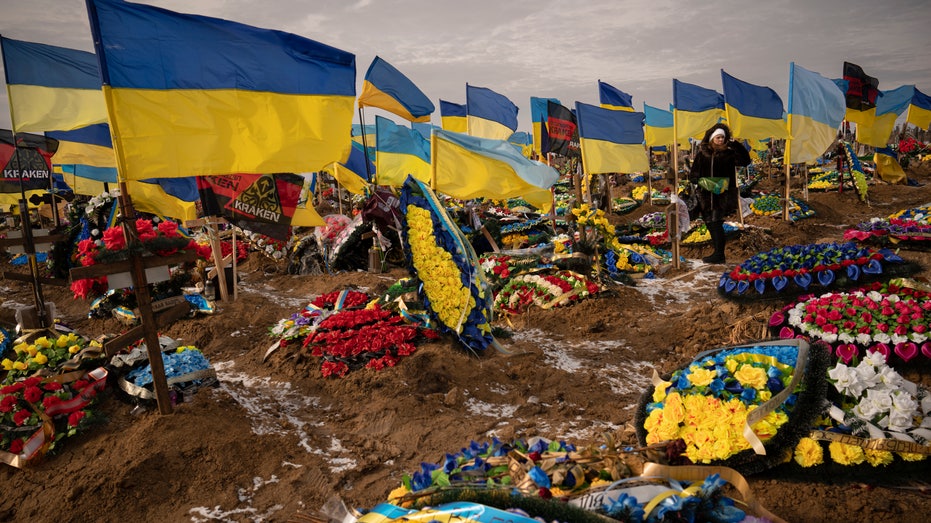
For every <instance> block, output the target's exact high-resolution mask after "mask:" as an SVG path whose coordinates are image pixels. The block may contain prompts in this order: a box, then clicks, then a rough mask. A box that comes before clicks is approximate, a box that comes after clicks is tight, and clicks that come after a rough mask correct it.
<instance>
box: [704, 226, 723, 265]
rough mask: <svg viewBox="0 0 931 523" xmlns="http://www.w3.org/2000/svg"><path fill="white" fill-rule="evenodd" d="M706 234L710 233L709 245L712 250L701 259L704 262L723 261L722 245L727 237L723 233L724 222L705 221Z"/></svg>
mask: <svg viewBox="0 0 931 523" xmlns="http://www.w3.org/2000/svg"><path fill="white" fill-rule="evenodd" d="M707 227H708V234H710V235H711V245H712V247H714V252H712V253H711V254H710V255H708V256H705V257H704V258H702V259H701V261H703V262H705V263H724V245H725V243H727V238H726V237H725V235H724V222H721V221H713V222H708V223H707Z"/></svg>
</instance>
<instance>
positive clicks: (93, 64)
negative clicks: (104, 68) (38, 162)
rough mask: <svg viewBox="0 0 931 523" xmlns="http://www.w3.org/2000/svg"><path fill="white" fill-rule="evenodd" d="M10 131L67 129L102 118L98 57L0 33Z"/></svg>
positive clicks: (104, 105) (103, 118) (105, 111)
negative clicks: (15, 38) (2, 35)
mask: <svg viewBox="0 0 931 523" xmlns="http://www.w3.org/2000/svg"><path fill="white" fill-rule="evenodd" d="M0 46H2V48H3V68H4V71H5V73H6V85H7V93H8V94H9V99H10V119H11V120H12V122H13V130H14V131H16V132H27V131H39V132H41V131H55V130H62V131H70V130H72V129H77V128H79V127H84V126H87V125H92V124H97V123H104V122H106V121H107V105H106V103H104V98H103V96H102V93H101V91H100V75H99V74H98V67H97V57H96V56H94V54H93V53H88V52H87V51H78V50H75V49H66V48H63V47H55V46H52V45H45V44H37V43H31V42H22V41H19V40H11V39H9V38H3V37H0Z"/></svg>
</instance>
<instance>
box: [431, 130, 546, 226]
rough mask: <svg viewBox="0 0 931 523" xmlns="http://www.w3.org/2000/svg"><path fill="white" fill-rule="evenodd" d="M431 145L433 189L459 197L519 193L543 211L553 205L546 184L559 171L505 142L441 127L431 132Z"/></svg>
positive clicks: (514, 194)
mask: <svg viewBox="0 0 931 523" xmlns="http://www.w3.org/2000/svg"><path fill="white" fill-rule="evenodd" d="M433 147H434V154H435V156H434V158H433V169H434V177H433V181H432V183H431V185H432V187H433V189H434V190H435V191H437V192H442V193H444V194H448V195H449V196H452V197H453V198H459V199H462V200H471V199H473V198H489V199H493V200H504V199H507V198H516V197H521V198H523V199H525V200H527V202H528V203H530V204H531V205H533V206H534V207H536V208H538V209H540V210H541V212H544V213H545V212H548V211H549V209H550V208H551V207H552V194H551V193H550V191H549V188H550V187H552V186H553V184H554V183H556V181H557V180H558V179H559V173H557V172H556V170H555V169H553V168H552V167H550V166H548V165H546V164H543V163H541V162H537V161H534V160H529V159H527V158H525V157H524V156H523V155H522V154H521V153H520V152H518V151H517V149H515V148H514V146H513V145H511V144H509V143H508V142H506V141H503V140H492V139H488V138H479V137H477V136H469V135H465V134H461V133H453V132H449V131H445V130H440V131H435V132H434V133H433Z"/></svg>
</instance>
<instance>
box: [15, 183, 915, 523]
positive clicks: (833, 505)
mask: <svg viewBox="0 0 931 523" xmlns="http://www.w3.org/2000/svg"><path fill="white" fill-rule="evenodd" d="M913 172H916V173H917V172H919V171H917V170H916V171H913ZM913 176H915V178H916V179H917V181H918V182H919V183H921V184H922V185H921V186H919V187H907V186H901V185H896V186H893V185H887V184H882V183H880V184H876V185H872V186H871V187H870V198H869V200H870V201H869V203H868V204H867V203H863V202H860V201H859V200H858V199H857V197H856V194H855V193H854V192H853V191H851V190H845V191H844V192H843V193H842V194H839V193H837V192H830V193H811V194H810V200H809V204H810V205H811V207H812V208H814V210H815V211H816V212H817V215H816V216H814V217H813V218H808V219H805V220H801V221H800V222H798V223H786V222H783V221H782V220H780V219H777V218H768V217H757V216H753V217H749V218H748V219H747V222H748V223H750V224H752V225H755V226H758V227H760V228H762V229H763V230H762V231H759V232H756V233H752V234H745V235H743V236H741V237H739V238H737V239H735V240H731V241H730V242H729V243H728V247H727V255H728V260H729V261H730V262H731V263H736V262H738V261H740V260H742V259H745V258H746V257H748V256H751V255H753V254H756V253H757V252H760V251H765V250H768V249H771V248H773V247H776V246H779V245H788V244H798V243H814V242H820V241H824V240H839V239H841V236H842V234H843V231H844V229H845V227H847V226H852V225H854V224H856V223H857V222H859V221H861V220H864V219H868V218H870V217H884V216H888V215H890V214H892V213H893V212H895V211H898V210H900V209H906V208H910V207H915V206H918V205H923V204H926V203H928V202H931V178H929V175H928V174H927V171H924V170H922V171H921V174H919V175H913ZM760 187H761V188H769V189H778V187H779V182H778V180H775V179H774V180H764V181H763V182H762V183H761V184H760ZM628 190H629V187H628ZM795 193H797V190H796V191H795ZM655 210H660V208H649V207H648V206H643V207H641V208H639V209H637V210H636V211H635V212H634V213H631V214H630V215H625V216H622V217H620V218H619V219H618V221H620V222H624V221H630V220H633V219H635V218H636V217H637V216H639V215H641V214H643V213H645V212H651V211H655ZM704 249H705V250H704V251H703V250H702V249H700V248H695V249H687V250H685V251H684V252H683V254H684V255H685V256H687V257H688V258H689V259H690V261H691V262H694V261H695V260H696V259H697V258H700V257H701V256H704V255H706V254H707V252H706V251H707V247H706V248H704ZM901 254H902V255H903V257H905V258H906V259H908V260H911V261H916V262H918V263H920V264H922V267H923V269H922V272H920V273H919V274H918V275H917V276H918V277H921V278H925V279H928V278H931V269H929V268H931V254H929V253H927V252H918V251H904V250H903V251H902V252H901ZM241 269H242V275H243V281H242V284H241V287H240V293H239V297H238V300H236V301H235V302H226V303H223V302H220V303H218V308H219V310H218V312H217V313H216V314H214V315H211V316H200V317H197V318H193V319H185V320H181V321H179V322H177V323H175V324H174V325H172V326H171V327H170V328H167V329H166V330H165V331H164V332H163V334H165V335H168V336H171V337H173V338H175V339H178V340H180V341H182V342H183V343H184V344H193V345H196V346H197V347H199V348H201V349H202V350H203V351H204V353H205V354H206V355H207V357H208V358H209V359H210V361H211V362H212V363H213V365H214V366H215V367H216V369H217V373H218V376H219V378H220V382H221V385H220V386H219V387H218V388H214V389H202V390H201V391H199V392H198V393H196V394H194V395H193V396H192V397H190V398H189V399H190V401H189V402H185V403H183V404H181V405H179V406H177V407H175V409H174V411H173V413H172V414H170V415H160V414H159V413H158V411H157V409H155V408H149V409H148V410H147V411H145V412H143V413H141V414H139V413H137V414H135V415H133V414H130V411H131V410H132V408H133V405H132V404H130V403H128V402H126V401H124V400H123V399H122V398H120V397H118V396H117V395H116V394H115V393H113V392H106V393H104V394H103V396H102V397H101V400H100V403H99V406H98V407H97V408H98V409H100V411H101V412H102V413H103V414H104V415H105V416H106V418H107V422H106V423H104V424H101V425H99V426H97V427H95V428H94V429H93V430H90V431H88V432H86V433H84V434H82V435H79V436H77V437H75V438H72V439H70V440H66V441H65V442H64V445H63V447H62V449H61V450H60V452H59V453H57V454H56V455H54V456H48V457H47V458H46V459H45V460H43V461H42V462H40V463H37V464H35V465H34V466H31V467H30V468H27V469H24V470H18V469H14V468H12V467H7V466H0V485H2V492H3V496H2V498H0V520H2V521H32V522H36V523H38V522H46V521H47V522H52V521H82V522H83V521H138V522H165V521H201V522H202V521H269V522H275V521H289V520H290V521H297V520H301V519H303V518H302V517H301V515H302V514H310V513H314V512H315V511H317V510H318V509H320V508H321V507H322V506H323V505H324V503H325V502H326V501H327V500H328V499H329V498H331V497H332V496H338V497H339V498H341V499H342V500H344V501H345V503H346V504H347V505H348V506H350V507H357V508H371V507H372V506H374V505H376V504H377V503H379V502H382V501H383V500H385V499H386V497H387V495H388V493H389V492H390V491H391V490H392V489H394V488H396V487H397V486H399V485H400V482H401V477H402V475H403V474H405V473H412V472H414V471H416V470H418V469H419V466H420V463H421V462H422V461H425V462H437V461H439V460H441V459H442V458H443V456H444V454H445V453H447V452H456V451H458V450H459V449H460V448H462V447H464V446H467V445H468V443H469V441H470V440H476V441H485V440H489V439H490V438H491V437H492V436H497V437H498V438H499V439H502V440H509V439H513V438H518V437H521V438H529V437H532V436H544V437H548V438H551V439H564V440H567V441H569V442H572V443H575V444H576V445H578V446H580V447H582V446H585V445H587V444H600V443H601V442H603V439H602V438H603V435H604V434H610V435H612V436H614V437H615V438H616V439H618V440H621V441H626V442H630V443H631V444H633V443H635V441H636V438H635V435H634V430H633V426H632V421H633V419H634V410H635V407H636V404H637V402H638V399H639V397H640V395H641V393H642V392H643V391H644V390H646V388H647V387H648V386H649V383H650V376H651V375H652V372H653V370H654V369H655V370H656V371H658V372H659V373H660V374H663V373H666V372H670V371H672V370H674V369H677V368H679V367H681V366H682V365H684V364H685V363H687V362H688V361H690V360H691V358H692V357H693V356H694V355H695V354H697V353H698V352H700V351H703V350H706V349H709V348H712V347H718V346H722V345H727V344H732V343H740V342H745V341H750V340H754V339H759V338H760V337H762V336H763V335H764V334H765V330H764V325H765V322H766V320H767V319H768V317H769V315H770V314H771V313H772V312H773V311H774V310H775V309H776V308H777V307H779V306H780V304H776V303H747V304H736V303H732V302H729V301H725V300H723V299H721V298H720V297H719V296H718V295H717V294H716V292H715V284H716V282H717V278H718V275H719V272H718V271H719V270H720V266H707V265H702V264H684V265H683V266H682V268H680V269H670V270H669V271H667V272H665V273H664V274H663V275H662V277H661V278H658V279H656V280H652V281H648V280H638V281H637V285H636V286H616V287H612V288H610V289H609V292H605V293H604V294H603V295H602V296H600V297H596V298H592V299H588V300H586V301H583V302H581V303H578V304H576V305H574V306H572V307H570V308H563V309H551V310H540V309H534V310H531V311H530V312H528V313H527V314H524V315H522V316H517V317H511V318H510V319H507V318H499V322H498V323H499V324H500V325H501V326H502V327H505V328H507V329H511V330H512V332H513V333H514V336H513V337H511V338H508V339H504V338H502V339H501V340H500V342H501V343H502V345H504V347H506V348H507V349H509V350H510V351H511V354H510V355H505V354H501V353H498V352H496V351H494V350H491V349H490V350H489V351H488V352H487V353H485V354H479V355H476V354H471V353H468V352H465V351H464V350H462V348H461V346H460V345H458V344H457V343H455V342H453V341H451V340H449V339H441V340H440V341H435V342H431V343H422V344H420V345H419V347H418V349H417V351H416V352H415V353H414V354H413V355H411V356H409V357H407V358H404V359H402V360H401V361H400V363H399V364H398V366H396V367H394V368H389V369H385V370H381V371H374V370H370V369H363V370H358V371H353V372H350V373H349V374H348V375H347V376H346V377H345V378H342V379H332V378H331V379H325V378H323V377H322V376H321V375H320V372H319V369H318V368H316V367H315V366H314V365H310V364H308V363H307V362H306V361H305V362H297V361H294V360H293V359H292V358H289V357H286V355H287V354H293V353H289V352H288V351H281V354H277V353H276V355H273V357H271V358H269V361H268V362H263V355H264V353H265V352H266V349H267V348H268V347H269V346H270V344H271V343H272V342H273V341H274V340H272V339H271V338H269V337H268V335H267V331H268V328H269V327H271V326H273V325H274V324H275V323H276V322H277V321H278V320H279V319H281V318H285V317H288V316H290V315H291V314H292V313H294V312H297V311H298V310H299V309H300V308H301V307H302V306H304V305H306V304H307V303H308V302H309V301H311V300H312V299H313V298H315V297H316V296H318V295H320V294H322V293H326V292H331V291H337V290H342V289H345V288H348V287H355V288H358V289H361V290H364V291H367V292H370V293H373V294H375V293H381V292H383V291H385V290H386V289H387V288H388V286H390V285H391V284H392V283H394V282H395V281H396V280H397V279H399V278H401V277H405V276H407V273H406V270H404V269H402V268H395V269H393V270H391V271H390V272H389V273H387V274H370V273H363V272H357V273H339V274H334V275H323V276H292V275H287V274H284V272H285V271H284V266H283V265H282V264H276V263H275V262H273V261H271V260H270V259H268V258H264V257H261V256H260V255H258V254H256V253H253V254H252V255H251V258H250V259H249V260H248V261H247V262H246V263H245V264H244V265H243V266H242V268H241ZM0 287H2V301H3V307H2V308H0V310H2V311H3V316H4V318H8V317H9V316H10V314H11V312H10V311H11V308H12V307H14V306H15V305H16V304H17V303H18V304H29V303H32V295H31V293H30V292H31V291H30V289H29V287H28V286H26V285H24V284H20V283H18V282H15V281H12V280H5V281H3V282H0ZM43 289H44V292H45V296H46V300H47V301H51V302H54V303H55V304H56V306H57V308H58V311H59V314H60V316H61V317H62V318H63V320H64V321H65V322H66V323H67V324H69V325H71V326H72V327H74V328H76V329H77V330H78V331H79V332H80V333H81V334H84V335H85V336H88V337H96V336H98V335H101V334H104V333H115V332H119V331H121V330H122V329H123V327H122V326H121V325H120V324H119V323H118V322H116V321H115V320H100V319H88V318H87V310H88V303H87V302H83V301H75V300H73V299H72V298H71V295H70V292H67V291H66V290H65V289H61V288H55V287H43ZM899 370H900V372H902V373H903V374H905V375H906V377H908V378H909V379H911V380H913V381H918V382H921V383H923V384H924V385H925V386H929V385H931V375H929V373H928V366H924V367H915V368H907V369H899ZM925 463H931V460H929V461H926V462H925ZM929 472H931V465H925V467H924V468H923V469H921V471H920V473H918V474H917V475H915V476H913V477H911V479H910V478H904V479H905V480H906V481H902V480H903V478H902V477H893V476H891V475H890V474H888V473H885V472H884V471H882V470H877V471H876V473H875V475H874V476H871V477H869V478H866V479H864V478H858V479H857V480H856V481H853V480H850V479H849V478H847V477H845V475H844V474H832V475H812V476H804V475H798V474H794V475H793V474H788V473H787V472H786V471H783V470H781V469H780V468H779V467H777V468H774V469H771V470H769V471H766V472H764V473H761V474H757V475H754V476H751V477H749V478H748V480H749V483H750V487H751V488H752V490H753V493H754V494H755V495H756V496H757V498H758V499H759V500H760V502H761V503H762V505H763V506H765V507H766V508H767V509H769V510H770V511H771V512H772V513H774V514H776V515H778V516H780V517H781V518H783V519H785V520H787V521H794V522H799V521H893V520H894V521H903V522H918V521H926V520H927V513H928V509H929V508H931V498H929V497H928V493H927V492H928V490H927V483H921V482H920V481H917V482H916V481H915V480H920V479H921V478H928V477H931V476H929V475H928V473H929ZM916 486H917V487H922V486H924V487H925V488H924V489H923V490H922V489H920V488H915V487H916Z"/></svg>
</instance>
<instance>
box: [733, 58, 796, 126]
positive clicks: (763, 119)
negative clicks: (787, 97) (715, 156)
mask: <svg viewBox="0 0 931 523" xmlns="http://www.w3.org/2000/svg"><path fill="white" fill-rule="evenodd" d="M721 83H722V84H723V86H724V110H725V112H726V113H727V123H728V125H729V126H730V128H731V134H732V135H733V136H734V137H736V138H742V139H746V140H761V139H763V138H786V137H787V136H788V134H789V133H788V131H787V129H786V122H785V120H784V113H785V110H784V109H783V106H782V98H779V95H778V94H776V91H773V90H772V89H770V88H769V87H765V86H759V85H753V84H751V83H748V82H744V81H743V80H739V79H737V78H734V77H733V76H731V75H729V74H727V73H726V72H725V71H724V69H721Z"/></svg>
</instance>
